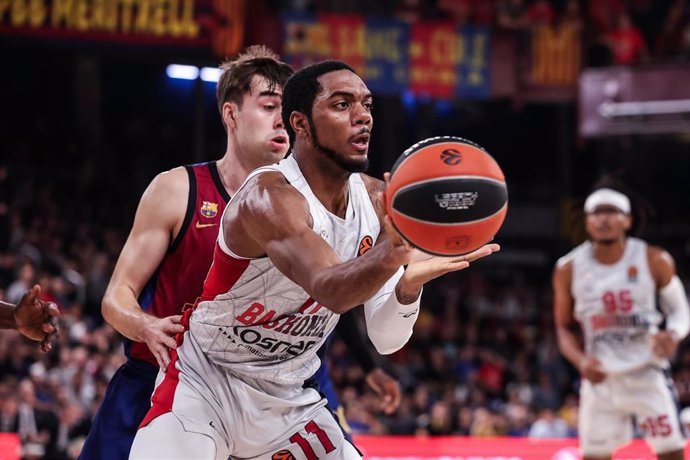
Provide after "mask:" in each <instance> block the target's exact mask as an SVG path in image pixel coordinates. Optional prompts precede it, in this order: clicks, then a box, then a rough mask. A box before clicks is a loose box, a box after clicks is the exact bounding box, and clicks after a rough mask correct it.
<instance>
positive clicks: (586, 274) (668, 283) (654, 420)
mask: <svg viewBox="0 0 690 460" xmlns="http://www.w3.org/2000/svg"><path fill="white" fill-rule="evenodd" d="M584 211H585V214H586V228H587V233H588V234H589V238H590V239H589V241H587V242H585V243H583V244H581V245H580V246H578V247H576V248H575V249H573V250H572V251H571V252H570V253H569V254H567V255H566V256H564V257H562V258H561V259H560V260H559V261H558V263H557V264H556V268H555V270H554V274H553V290H554V315H555V321H556V332H557V335H558V344H559V348H560V350H561V352H562V353H563V355H564V356H565V357H566V358H567V359H568V360H570V362H571V363H573V365H575V366H576V367H577V369H578V370H579V371H580V373H581V375H582V377H583V379H582V383H581V388H580V416H579V437H580V446H581V449H582V452H583V455H584V458H585V460H594V459H610V458H611V456H612V454H613V451H614V450H615V449H617V448H618V447H622V446H623V445H625V444H627V443H628V442H629V441H630V440H631V438H632V434H633V423H637V426H638V428H639V429H640V430H641V432H642V433H643V434H644V437H645V439H646V440H647V442H648V443H649V444H650V445H651V446H652V448H653V449H654V450H655V451H656V452H657V455H658V457H659V459H661V460H682V459H683V458H684V457H683V449H684V446H685V441H684V438H683V434H682V431H681V428H680V424H679V420H678V408H677V406H676V403H675V397H674V393H673V390H672V385H671V382H670V378H669V377H668V367H669V363H668V359H669V358H670V357H671V356H672V355H673V354H674V352H675V351H676V348H677V346H678V342H679V341H680V340H682V339H683V338H684V337H685V336H686V335H687V333H688V330H689V329H690V310H689V307H688V299H687V297H686V295H685V290H684V288H683V285H682V283H681V281H680V280H679V278H678V276H677V275H676V270H675V265H674V261H673V259H672V257H671V256H670V255H669V254H668V253H667V252H666V251H664V250H662V249H661V248H658V247H654V246H648V245H647V244H646V243H645V242H644V241H642V240H640V239H637V238H633V237H629V236H627V233H626V232H627V231H628V230H630V228H631V225H632V217H631V205H630V199H629V197H628V196H627V195H626V194H623V193H621V192H619V191H617V190H614V189H612V188H599V189H598V190H596V191H594V192H593V193H592V194H591V195H590V196H589V197H588V198H587V200H586V201H585V206H584ZM657 295H658V299H659V307H660V311H659V310H658V309H657V306H656V298H657ZM664 317H665V320H666V327H665V328H664V329H663V330H660V329H659V325H660V323H661V322H662V320H663V319H664ZM576 321H577V322H579V324H580V327H581V330H582V334H583V339H584V349H583V348H582V346H581V345H580V343H579V341H578V337H577V336H576V334H575V332H574V331H573V329H572V327H573V326H574V324H575V322H576Z"/></svg>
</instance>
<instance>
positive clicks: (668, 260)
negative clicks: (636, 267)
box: [647, 245, 690, 359]
mask: <svg viewBox="0 0 690 460" xmlns="http://www.w3.org/2000/svg"><path fill="white" fill-rule="evenodd" d="M647 260H648V261H649V269H650V271H651V272H652V277H653V278H654V282H655V283H656V286H657V289H658V292H659V303H660V306H661V309H662V310H663V311H664V314H665V315H666V329H664V330H661V331H659V332H657V333H656V334H654V336H652V350H653V351H654V354H655V355H657V356H658V357H660V358H664V359H669V358H671V357H672V356H673V355H674V354H675V352H676V350H677V349H678V344H679V343H680V341H681V340H683V339H684V338H685V336H686V335H687V331H688V327H690V326H689V323H690V312H689V311H688V308H689V307H688V300H687V295H686V293H685V289H684V288H683V285H682V283H681V282H680V280H679V279H678V277H677V276H676V264H675V261H674V260H673V257H671V255H670V254H669V253H668V252H666V251H665V250H663V249H662V248H660V247H657V246H651V245H650V246H647Z"/></svg>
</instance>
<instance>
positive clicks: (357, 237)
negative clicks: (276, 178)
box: [190, 156, 380, 384]
mask: <svg viewBox="0 0 690 460" xmlns="http://www.w3.org/2000/svg"><path fill="white" fill-rule="evenodd" d="M265 171H280V172H281V173H282V174H283V175H284V176H285V177H286V178H287V180H288V182H290V184H291V185H292V186H293V187H295V188H296V189H297V190H298V191H299V192H300V193H301V194H302V195H304V197H305V198H306V200H307V202H308V203H309V211H310V213H311V216H312V219H313V222H314V224H313V230H314V232H316V233H317V234H319V235H320V236H321V237H322V238H323V239H324V240H326V241H327V242H328V244H329V245H330V246H331V247H332V248H333V249H334V250H335V252H336V253H337V254H338V255H339V256H340V259H341V260H349V259H353V258H355V257H356V256H357V254H358V249H359V244H360V242H361V241H362V240H363V239H364V238H366V237H370V238H372V239H373V240H374V241H375V240H376V238H377V237H378V234H379V226H380V224H379V218H378V215H377V214H376V211H375V210H374V207H373V205H372V203H371V198H370V197H369V193H368V191H367V189H366V186H365V185H364V182H362V179H361V177H360V176H359V174H352V175H351V176H350V197H349V200H348V207H347V211H346V215H345V219H341V218H340V217H338V216H335V215H333V214H331V213H330V212H329V211H327V210H326V208H325V207H324V206H323V205H322V204H321V202H320V201H319V200H318V198H317V197H316V196H315V195H314V193H313V192H312V191H311V189H310V188H309V185H308V184H307V182H306V180H305V179H304V176H302V173H301V171H300V170H299V167H298V166H297V162H296V161H295V160H294V158H293V157H292V156H290V157H288V158H287V159H285V160H283V161H282V162H280V163H279V164H278V165H275V166H269V167H265V168H260V169H258V170H256V171H254V172H253V173H252V174H251V175H250V176H249V177H252V176H255V175H257V174H261V173H262V172H265ZM218 245H219V246H220V248H221V251H222V254H218V257H216V258H215V260H214V262H213V265H212V267H211V270H210V272H209V275H208V276H207V278H206V282H205V283H204V294H203V299H204V300H205V301H203V302H201V303H200V304H199V306H198V308H197V309H196V311H195V312H194V314H193V315H192V318H191V321H190V330H191V332H192V334H193V335H194V337H195V338H196V340H197V342H198V343H199V346H200V347H201V348H202V349H203V350H204V352H205V353H206V355H207V356H208V358H209V359H210V360H211V362H213V363H214V364H217V365H219V366H222V367H224V368H227V369H229V370H232V372H233V373H236V374H239V375H247V376H251V377H252V378H262V379H266V380H269V381H271V382H276V383H287V384H290V383H301V382H303V381H304V380H305V379H307V378H309V377H311V376H312V375H314V373H315V372H316V370H317V369H318V368H319V366H320V361H319V358H318V357H317V356H316V353H315V352H316V350H318V349H319V347H320V346H321V345H322V344H323V342H324V341H325V339H326V337H328V335H329V334H330V332H331V331H332V330H333V328H334V327H335V325H336V323H337V322H338V315H337V314H335V313H333V312H332V311H331V310H329V309H328V308H325V307H323V306H322V305H319V304H318V303H317V302H315V301H314V300H313V299H312V298H310V297H309V294H307V293H306V292H305V291H304V289H302V287H300V286H299V285H298V284H296V283H294V282H293V281H292V280H290V279H289V278H287V277H286V276H284V275H283V274H282V273H281V272H280V271H278V269H277V268H276V267H275V266H274V265H273V262H271V260H270V259H269V258H267V257H264V258H261V259H251V260H248V259H242V258H239V257H237V256H236V255H234V254H233V253H232V251H230V249H229V248H228V247H227V246H226V245H225V241H224V240H223V234H222V232H221V234H220V236H219V238H218ZM231 280H236V281H235V282H234V284H232V286H230V283H231ZM206 299H208V300H206ZM310 351H311V352H310Z"/></svg>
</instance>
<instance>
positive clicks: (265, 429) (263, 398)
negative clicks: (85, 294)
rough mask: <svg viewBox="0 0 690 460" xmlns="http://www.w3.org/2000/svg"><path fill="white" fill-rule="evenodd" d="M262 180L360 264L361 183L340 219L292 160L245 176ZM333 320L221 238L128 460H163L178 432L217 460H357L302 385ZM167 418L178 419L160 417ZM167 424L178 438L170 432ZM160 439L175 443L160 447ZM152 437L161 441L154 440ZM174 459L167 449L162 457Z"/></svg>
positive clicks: (365, 236)
mask: <svg viewBox="0 0 690 460" xmlns="http://www.w3.org/2000/svg"><path fill="white" fill-rule="evenodd" d="M266 171H279V172H281V173H282V174H283V175H284V176H285V177H286V179H287V180H288V182H289V183H290V184H291V185H292V186H294V187H295V188H296V189H297V190H298V191H299V192H300V193H301V194H302V195H303V196H304V197H305V198H306V200H307V202H308V203H309V210H310V213H311V216H312V219H313V230H314V231H315V232H316V233H317V234H319V235H320V236H321V237H322V238H324V240H326V241H327V242H328V243H329V245H330V246H331V247H333V248H334V250H335V251H336V253H337V254H338V255H339V256H340V258H341V260H343V261H345V260H349V259H353V258H355V257H357V255H358V252H359V250H360V246H361V245H362V244H364V243H366V245H368V246H370V245H371V244H372V243H373V242H374V241H376V238H377V237H378V235H379V230H380V223H379V218H378V216H377V214H376V211H375V210H374V207H373V205H372V203H371V198H370V197H369V193H368V192H367V189H366V187H365V185H364V182H363V181H362V179H361V177H360V176H359V175H358V174H352V175H351V176H350V179H349V200H348V207H347V211H346V216H345V219H341V218H339V217H337V216H335V215H333V214H331V213H330V212H328V211H327V210H326V209H325V208H324V206H323V205H322V204H321V202H320V201H319V200H318V199H317V198H316V196H315V195H314V194H313V192H312V191H311V189H310V187H309V185H308V184H307V182H306V180H305V179H304V177H303V176H302V173H301V171H300V170H299V167H298V165H297V162H296V161H295V160H294V158H293V157H292V156H290V157H288V158H287V159H285V160H283V161H281V162H280V163H279V164H278V165H273V166H270V167H265V168H260V169H258V170H256V171H254V172H253V173H252V174H251V175H250V177H252V176H255V175H257V174H261V173H263V172H266ZM247 180H249V178H248V179H247ZM230 206H231V204H230V205H228V207H230ZM226 209H227V208H226ZM363 242H364V243H363ZM368 246H367V247H368ZM401 274H402V269H401V270H400V271H399V272H398V273H397V274H396V275H395V276H394V277H392V278H391V279H390V280H389V281H388V282H387V283H386V284H385V285H384V286H383V288H382V289H381V290H380V291H379V292H378V293H377V294H376V295H375V296H374V298H373V299H372V300H371V301H370V302H373V303H377V304H381V303H382V302H384V301H385V299H387V298H388V297H389V296H390V295H391V294H392V293H393V292H394V289H395V285H396V284H397V281H398V279H399V278H400V276H401ZM353 289H356V286H353ZM393 295H394V294H393ZM368 304H369V302H368V303H367V305H365V309H367V308H369V307H368ZM410 307H412V308H414V311H412V312H410V313H408V312H401V313H400V314H401V315H403V314H404V315H405V316H409V315H410V314H412V313H415V312H416V309H417V305H414V306H412V305H411V306H410ZM337 321H338V315H337V314H335V313H333V312H332V311H331V310H329V309H327V308H325V307H323V306H322V305H319V304H318V303H317V302H315V301H314V300H313V299H311V298H310V297H309V294H307V293H306V291H304V289H302V288H301V287H300V286H299V285H297V284H295V283H294V282H292V281H291V280H290V279H288V278H287V277H286V276H284V275H283V274H282V273H281V272H280V271H278V269H277V268H276V267H275V266H274V265H273V263H272V262H271V260H270V259H269V258H267V257H265V258H260V259H245V258H241V257H238V256H236V255H235V254H233V253H232V251H231V250H230V249H229V248H228V247H227V245H226V244H225V241H224V238H223V231H222V229H221V231H220V236H219V239H218V246H217V247H216V252H215V254H214V261H213V265H212V266H211V269H210V271H209V274H208V276H207V278H206V281H205V283H204V294H203V297H202V302H200V303H199V305H198V307H197V308H196V309H195V311H194V312H193V314H192V315H191V318H190V319H189V331H188V332H186V333H185V334H184V338H183V340H181V342H182V344H181V346H179V347H178V349H177V357H176V356H175V352H173V353H172V356H173V359H174V363H175V365H174V366H172V365H171V366H170V369H168V372H167V373H166V377H165V379H164V380H163V382H162V383H161V384H160V385H159V386H158V387H157V388H156V391H155V392H154V396H153V398H152V401H153V406H152V409H151V411H150V412H149V414H148V415H147V417H146V419H145V420H144V423H142V426H143V427H146V428H142V429H140V430H139V432H138V434H137V439H136V440H135V443H134V447H133V450H132V452H133V454H132V455H131V456H130V458H135V459H139V458H147V457H151V456H152V455H154V456H157V458H162V457H163V455H158V451H156V450H155V449H156V445H157V446H158V448H160V443H161V442H163V441H166V439H167V440H168V441H171V442H172V440H173V438H175V437H176V436H177V437H180V436H182V437H184V436H183V435H181V434H180V433H185V432H192V433H198V434H203V435H205V436H208V437H209V438H211V439H213V442H214V444H215V458H218V459H222V460H225V459H227V457H228V455H230V456H231V457H232V458H233V459H243V458H257V459H259V458H261V459H264V458H265V459H271V458H282V459H289V458H293V459H306V460H315V459H316V458H348V459H349V458H359V455H358V454H357V452H356V450H355V449H354V448H353V447H352V445H351V444H349V443H348V442H347V441H346V440H345V439H344V436H343V434H342V431H341V429H340V427H339V425H338V424H337V422H336V420H335V419H334V418H333V416H332V414H331V413H330V411H328V409H327V408H326V407H324V406H325V404H326V400H325V399H324V398H322V396H321V395H320V394H319V393H318V392H317V391H316V390H314V389H313V388H309V387H308V384H305V380H307V379H309V378H310V377H311V376H312V375H313V374H314V373H315V372H316V370H317V369H318V367H319V366H320V360H319V358H318V356H317V354H316V352H317V350H318V349H319V347H320V346H321V345H322V344H323V342H324V341H325V340H326V338H327V337H328V335H329V334H330V332H331V331H332V330H333V328H334V327H335V325H336V323H337ZM183 322H184V321H183ZM410 334H411V326H410ZM408 337H409V336H408ZM175 358H177V359H175ZM170 412H171V413H172V415H174V416H175V418H176V420H172V421H171V419H170V418H169V417H167V418H165V417H166V416H169V415H170V414H169V413H170ZM163 414H165V415H163ZM159 419H164V420H163V421H159ZM149 424H150V425H149ZM171 424H172V425H174V426H177V425H176V424H178V425H179V424H181V426H182V428H183V429H174V430H170V425H171ZM178 428H179V427H178ZM166 430H167V431H175V434H174V435H171V436H169V437H168V438H165V437H164V436H165V434H166V432H167V431H166ZM154 431H161V432H162V433H156V436H152V435H151V433H153V432H154ZM143 432H146V433H145V436H144V435H142V434H143ZM180 443H181V444H180V447H179V448H180V449H183V448H184V444H183V443H182V441H180ZM175 451H176V450H175V449H168V453H166V455H169V454H170V453H171V452H172V453H174V452H175ZM283 451H289V454H290V455H288V454H287V453H284V452H283ZM199 455H200V456H202V454H201V453H199ZM275 455H277V457H274V456H275Z"/></svg>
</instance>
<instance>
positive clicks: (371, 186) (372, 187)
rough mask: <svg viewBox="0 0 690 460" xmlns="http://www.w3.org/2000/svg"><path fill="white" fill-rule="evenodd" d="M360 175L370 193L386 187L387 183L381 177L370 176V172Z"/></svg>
mask: <svg viewBox="0 0 690 460" xmlns="http://www.w3.org/2000/svg"><path fill="white" fill-rule="evenodd" d="M359 177H360V178H361V179H362V182H363V183H364V186H365V187H366V188H367V192H369V194H371V193H378V192H382V191H383V190H384V188H385V183H384V182H383V181H382V180H381V179H377V178H375V177H372V176H369V175H368V174H359Z"/></svg>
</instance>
